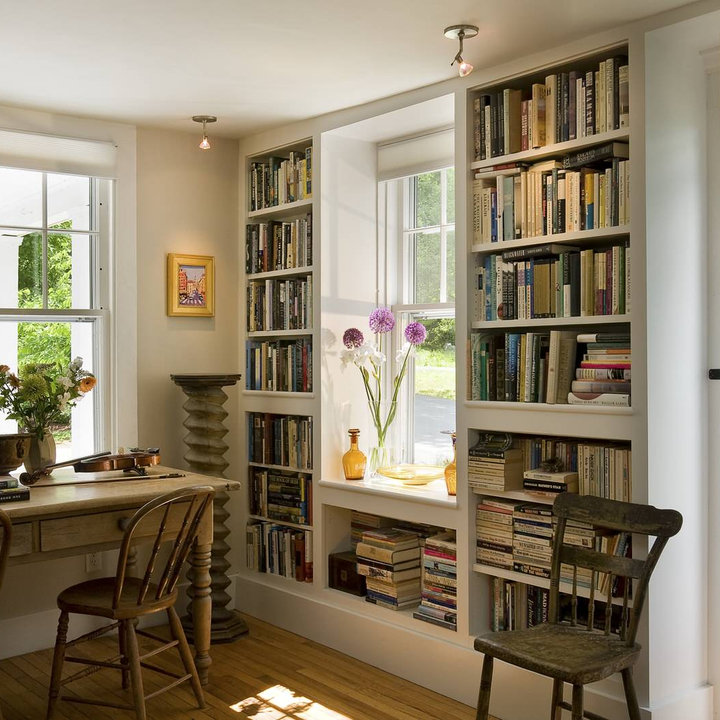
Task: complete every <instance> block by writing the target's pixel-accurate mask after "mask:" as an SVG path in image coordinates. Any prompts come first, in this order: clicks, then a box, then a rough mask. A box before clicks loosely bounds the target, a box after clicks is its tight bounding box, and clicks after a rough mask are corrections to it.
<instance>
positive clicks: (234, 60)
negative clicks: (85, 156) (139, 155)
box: [0, 0, 689, 137]
mask: <svg viewBox="0 0 720 720" xmlns="http://www.w3.org/2000/svg"><path fill="white" fill-rule="evenodd" d="M685 4H689V2H688V0H602V1H598V0H502V2H489V0H485V1H484V2H480V1H479V0H362V1H354V2H351V1H350V0H264V1H263V0H260V1H258V0H252V1H251V0H205V1H204V2H202V1H201V0H193V2H190V1H189V0H114V1H113V2H109V1H108V0H96V1H95V2H92V3H89V2H87V0H62V1H60V0H47V1H46V2H23V3H19V2H12V0H2V5H3V6H4V7H3V13H2V15H3V20H2V28H3V33H2V35H3V39H2V43H0V67H2V68H3V70H4V71H3V73H2V81H1V82H0V104H2V105H11V106H17V107H24V108H30V109H36V110H47V111H53V112H60V113H68V114H72V115H81V116H88V117H95V118H102V119H111V120H119V121H123V122H128V123H132V124H137V125H152V126H161V127H168V128H174V129H178V130H189V129H190V128H192V127H195V126H193V125H192V123H191V120H190V116H192V115H197V114H212V115H217V116H218V123H217V125H214V126H212V132H213V133H216V134H221V135H226V136H232V137H240V136H243V135H246V134H250V133H253V132H256V131H259V130H261V129H262V128H263V127H267V126H270V125H279V124H282V123H285V122H288V121H293V120H298V119H302V118H307V117H311V116H314V115H320V114H323V113H327V112H331V111H333V110H337V109H340V108H344V107H349V106H353V105H358V104H361V103H364V102H367V101H370V100H374V99H377V98H380V97H385V96H388V95H393V94H396V93H399V92H403V91H405V90H410V89H412V88H416V87H421V86H423V85H428V84H431V83H434V82H438V81H441V80H444V79H447V78H450V77H454V76H455V75H456V73H455V70H454V68H451V67H450V61H451V60H452V58H453V56H454V54H455V52H456V50H457V47H456V43H455V42H453V41H451V40H448V39H447V38H445V37H444V35H443V32H442V31H443V29H444V28H445V27H446V26H447V25H453V24H457V23H460V22H467V23H472V24H475V25H479V26H480V33H479V36H478V37H477V38H475V39H472V40H468V41H466V45H465V49H466V52H465V57H466V59H468V60H469V61H470V62H472V63H473V64H474V65H475V67H481V66H491V65H495V64H497V63H498V62H503V61H505V60H508V59H510V58H512V57H513V56H516V55H518V54H522V55H526V54H528V53H531V52H535V51H538V50H542V49H544V48H549V47H553V46H555V45H558V44H561V43H563V42H567V41H570V40H572V39H574V38H577V37H578V36H582V35H585V34H590V33H594V32H599V31H602V30H604V29H607V28H611V27H614V26H616V25H620V24H623V23H626V22H628V21H632V20H636V19H639V18H641V17H645V16H649V15H653V14H656V13H658V12H662V11H664V10H668V9H671V8H674V7H678V6H680V5H685Z"/></svg>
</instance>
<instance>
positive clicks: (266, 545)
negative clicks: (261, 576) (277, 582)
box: [245, 522, 313, 582]
mask: <svg viewBox="0 0 720 720" xmlns="http://www.w3.org/2000/svg"><path fill="white" fill-rule="evenodd" d="M245 535H246V542H245V548H246V552H247V555H246V563H247V567H248V569H249V570H254V571H257V572H265V573H269V574H270V575H280V576H281V577H286V578H291V579H294V580H297V581H298V582H312V579H313V547H312V539H313V538H312V531H310V530H297V529H293V528H289V527H287V526H285V525H276V524H274V523H271V522H250V523H248V525H247V527H246V533H245Z"/></svg>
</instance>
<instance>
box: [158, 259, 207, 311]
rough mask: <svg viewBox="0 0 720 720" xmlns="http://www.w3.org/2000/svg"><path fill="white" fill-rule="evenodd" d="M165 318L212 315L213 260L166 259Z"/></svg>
mask: <svg viewBox="0 0 720 720" xmlns="http://www.w3.org/2000/svg"><path fill="white" fill-rule="evenodd" d="M167 314H168V315H181V316H185V317H213V316H214V315H215V258H214V257H212V256H210V255H181V254H180V253H168V256H167Z"/></svg>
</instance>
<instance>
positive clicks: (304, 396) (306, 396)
mask: <svg viewBox="0 0 720 720" xmlns="http://www.w3.org/2000/svg"><path fill="white" fill-rule="evenodd" d="M242 393H243V395H250V396H251V397H276V398H283V397H284V398H295V399H296V400H312V399H313V398H314V397H315V393H311V392H290V391H287V390H243V391H242Z"/></svg>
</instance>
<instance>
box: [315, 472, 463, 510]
mask: <svg viewBox="0 0 720 720" xmlns="http://www.w3.org/2000/svg"><path fill="white" fill-rule="evenodd" d="M320 485H321V486H322V487H327V488H335V489H337V490H348V491H350V492H356V493H365V494H368V495H381V496H385V497H392V498H396V499H399V500H407V501H410V502H416V503H423V504H427V505H440V506H442V507H446V508H451V509H454V508H456V507H457V497H456V496H455V495H448V494H447V488H446V486H445V480H444V479H443V478H439V479H438V480H432V481H431V482H429V483H427V485H404V484H403V483H402V482H401V481H400V480H393V479H392V478H385V477H377V478H367V477H366V478H365V479H363V480H344V479H343V480H336V479H327V478H325V479H322V480H320Z"/></svg>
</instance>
